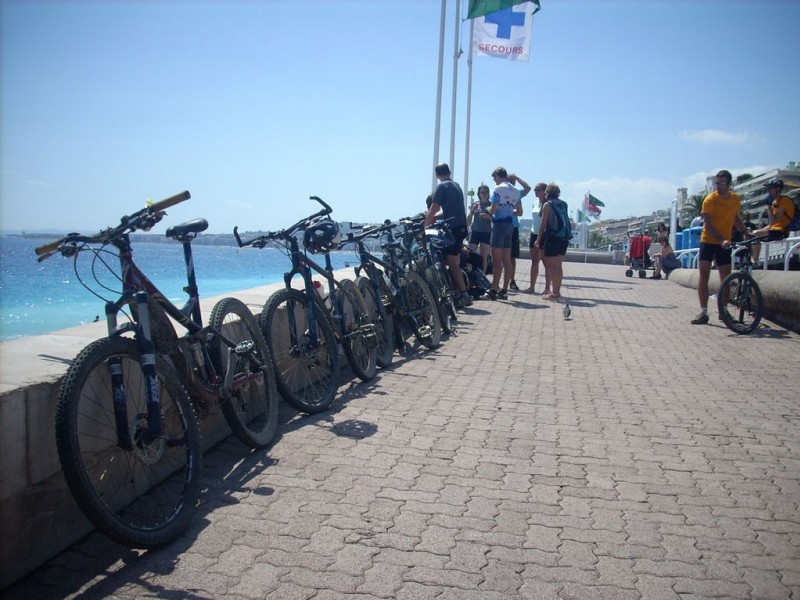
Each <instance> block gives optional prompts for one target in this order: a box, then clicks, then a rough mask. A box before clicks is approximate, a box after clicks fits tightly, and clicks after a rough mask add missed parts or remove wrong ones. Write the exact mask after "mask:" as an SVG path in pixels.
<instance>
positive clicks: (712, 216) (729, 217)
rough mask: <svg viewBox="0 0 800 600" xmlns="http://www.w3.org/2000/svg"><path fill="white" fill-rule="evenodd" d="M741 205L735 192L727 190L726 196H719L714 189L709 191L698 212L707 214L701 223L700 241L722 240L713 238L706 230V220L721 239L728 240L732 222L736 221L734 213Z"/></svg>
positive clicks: (707, 242) (736, 212) (711, 242)
mask: <svg viewBox="0 0 800 600" xmlns="http://www.w3.org/2000/svg"><path fill="white" fill-rule="evenodd" d="M741 206H742V200H741V198H739V194H737V193H736V192H729V194H728V197H727V198H723V197H722V196H720V194H719V192H717V191H716V190H715V191H713V192H711V193H710V194H709V195H708V196H706V197H705V200H703V208H702V209H701V210H700V214H702V215H708V217H707V219H705V220H706V222H705V223H704V224H703V233H702V234H700V241H701V242H702V243H704V244H716V245H719V244H721V243H722V240H718V239H715V238H713V237H711V235H710V234H709V233H708V232H707V231H706V228H707V227H708V221H711V225H712V226H713V227H714V229H716V230H717V231H718V232H719V234H720V235H721V236H722V237H723V239H726V240H729V239H731V237H732V233H733V224H734V222H736V215H737V214H739V209H740V208H741Z"/></svg>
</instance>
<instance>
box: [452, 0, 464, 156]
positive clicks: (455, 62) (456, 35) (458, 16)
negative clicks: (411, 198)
mask: <svg viewBox="0 0 800 600" xmlns="http://www.w3.org/2000/svg"><path fill="white" fill-rule="evenodd" d="M455 13H456V22H455V31H454V32H453V100H452V108H451V112H450V170H451V171H455V163H456V100H457V98H458V59H459V58H460V55H461V53H460V52H459V49H458V46H459V42H460V41H461V35H460V34H461V0H456V10H455Z"/></svg>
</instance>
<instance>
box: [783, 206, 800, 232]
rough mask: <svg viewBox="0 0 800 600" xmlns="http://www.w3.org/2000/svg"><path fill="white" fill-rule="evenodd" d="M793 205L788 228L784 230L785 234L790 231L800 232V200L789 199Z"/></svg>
mask: <svg viewBox="0 0 800 600" xmlns="http://www.w3.org/2000/svg"><path fill="white" fill-rule="evenodd" d="M789 199H790V200H791V201H792V204H794V216H793V217H792V220H791V222H790V223H789V226H788V227H787V228H786V233H789V232H790V231H800V198H798V197H794V198H791V197H790V198H789Z"/></svg>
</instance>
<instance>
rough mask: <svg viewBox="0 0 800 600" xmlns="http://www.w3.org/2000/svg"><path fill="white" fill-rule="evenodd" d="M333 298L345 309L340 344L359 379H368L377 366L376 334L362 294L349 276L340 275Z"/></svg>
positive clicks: (373, 374) (373, 373)
mask: <svg viewBox="0 0 800 600" xmlns="http://www.w3.org/2000/svg"><path fill="white" fill-rule="evenodd" d="M336 298H337V301H338V302H339V303H340V304H341V306H342V308H343V309H344V325H345V328H346V329H347V331H345V332H344V336H343V339H342V344H343V346H344V353H345V356H347V360H348V362H349V363H350V367H351V368H352V369H353V372H354V373H355V374H356V377H358V378H359V379H360V380H361V381H369V380H370V379H372V378H373V377H375V373H376V372H377V370H378V363H377V352H378V348H377V337H376V335H375V326H374V324H373V322H372V318H371V317H370V315H369V313H368V312H367V306H366V303H365V301H364V296H362V295H361V292H360V291H359V290H358V286H357V285H356V284H355V283H353V281H352V280H350V279H342V280H341V281H339V282H338V285H337V287H336Z"/></svg>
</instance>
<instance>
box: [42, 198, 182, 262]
mask: <svg viewBox="0 0 800 600" xmlns="http://www.w3.org/2000/svg"><path fill="white" fill-rule="evenodd" d="M191 197H192V196H191V194H190V193H189V192H188V191H183V192H181V193H180V194H175V195H174V196H170V197H169V198H165V199H164V200H159V201H158V202H153V203H151V204H148V205H147V206H145V207H144V208H143V209H141V210H139V211H137V212H135V213H133V214H132V215H130V216H128V215H126V216H124V217H122V219H120V224H119V225H117V226H116V227H109V228H107V229H104V230H102V231H100V232H99V233H98V234H96V235H81V234H80V233H68V234H67V235H65V236H64V237H62V238H60V239H58V240H55V241H52V242H50V243H48V244H43V245H42V246H38V247H37V248H34V252H35V253H36V256H38V257H39V258H38V259H37V260H38V261H39V262H41V261H43V260H45V259H47V258H49V257H51V256H52V255H53V254H55V253H56V252H58V251H59V249H60V248H61V247H62V246H63V245H64V244H66V243H69V242H88V243H92V242H109V241H111V240H113V239H116V238H118V237H119V236H121V235H123V234H125V233H130V232H133V231H136V230H137V229H150V228H151V227H152V226H153V225H155V224H156V223H158V222H159V221H160V220H161V219H162V218H163V217H164V215H165V214H166V213H165V212H164V211H165V210H166V209H167V208H169V207H171V206H175V205H176V204H180V203H181V202H183V201H185V200H188V199H189V198H191Z"/></svg>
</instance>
